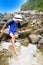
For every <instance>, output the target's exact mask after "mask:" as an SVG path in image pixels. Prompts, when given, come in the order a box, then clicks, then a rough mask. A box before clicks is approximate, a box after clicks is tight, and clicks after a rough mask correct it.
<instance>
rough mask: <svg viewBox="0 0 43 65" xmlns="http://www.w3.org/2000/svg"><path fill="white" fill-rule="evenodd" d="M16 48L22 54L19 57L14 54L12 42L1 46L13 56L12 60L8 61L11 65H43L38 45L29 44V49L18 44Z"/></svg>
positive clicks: (3, 43)
mask: <svg viewBox="0 0 43 65" xmlns="http://www.w3.org/2000/svg"><path fill="white" fill-rule="evenodd" d="M16 47H17V49H18V51H19V52H20V54H19V56H17V55H16V54H15V53H14V50H13V47H12V43H11V42H10V43H8V42H2V44H1V46H0V48H1V49H2V48H5V49H8V50H9V51H10V52H11V53H12V55H13V56H12V58H11V59H9V60H8V62H9V65H43V56H42V55H41V53H40V52H39V53H38V49H37V47H36V45H33V44H29V45H28V46H27V47H24V46H21V44H20V43H19V42H16ZM41 56H42V57H41ZM38 57H39V58H38ZM41 58H42V59H41ZM40 59H41V60H40Z"/></svg>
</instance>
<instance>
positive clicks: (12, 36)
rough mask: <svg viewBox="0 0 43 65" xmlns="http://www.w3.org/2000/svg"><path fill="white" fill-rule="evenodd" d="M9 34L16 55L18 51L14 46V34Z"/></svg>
mask: <svg viewBox="0 0 43 65" xmlns="http://www.w3.org/2000/svg"><path fill="white" fill-rule="evenodd" d="M10 36H11V38H12V45H13V48H14V51H15V53H16V54H17V55H18V54H19V53H18V51H17V49H16V46H15V39H16V38H15V35H13V34H12V33H10Z"/></svg>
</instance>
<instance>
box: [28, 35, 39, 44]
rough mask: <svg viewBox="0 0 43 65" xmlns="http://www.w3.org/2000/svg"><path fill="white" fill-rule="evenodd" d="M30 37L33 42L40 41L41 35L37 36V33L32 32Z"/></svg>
mask: <svg viewBox="0 0 43 65" xmlns="http://www.w3.org/2000/svg"><path fill="white" fill-rule="evenodd" d="M29 38H30V41H31V42H32V43H38V41H39V39H40V38H39V36H37V35H35V34H30V35H29Z"/></svg>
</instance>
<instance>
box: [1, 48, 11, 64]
mask: <svg viewBox="0 0 43 65" xmlns="http://www.w3.org/2000/svg"><path fill="white" fill-rule="evenodd" d="M11 57H12V54H11V52H9V51H8V50H7V49H3V50H1V51H0V64H1V65H9V64H8V58H11Z"/></svg>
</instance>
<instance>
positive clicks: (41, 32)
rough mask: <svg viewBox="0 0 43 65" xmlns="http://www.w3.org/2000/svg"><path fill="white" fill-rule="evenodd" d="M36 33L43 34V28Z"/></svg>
mask: <svg viewBox="0 0 43 65" xmlns="http://www.w3.org/2000/svg"><path fill="white" fill-rule="evenodd" d="M34 32H35V33H38V34H43V27H42V28H40V29H37V30H35V31H34Z"/></svg>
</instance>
